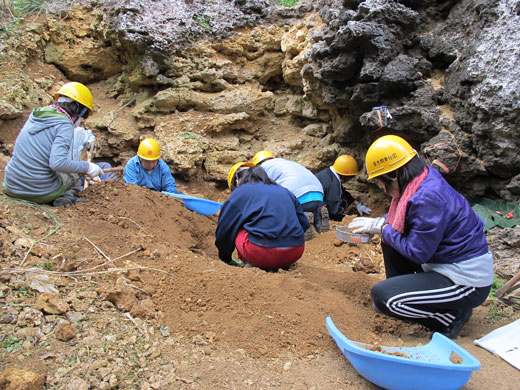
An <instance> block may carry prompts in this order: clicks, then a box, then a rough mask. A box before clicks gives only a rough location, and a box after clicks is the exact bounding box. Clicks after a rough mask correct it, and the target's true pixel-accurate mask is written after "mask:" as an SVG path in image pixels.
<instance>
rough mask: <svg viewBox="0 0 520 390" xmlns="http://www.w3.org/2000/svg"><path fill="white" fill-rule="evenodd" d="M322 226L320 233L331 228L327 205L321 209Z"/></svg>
mask: <svg viewBox="0 0 520 390" xmlns="http://www.w3.org/2000/svg"><path fill="white" fill-rule="evenodd" d="M320 216H321V228H320V233H324V232H328V231H329V230H330V220H329V210H328V209H327V207H322V208H321V210H320Z"/></svg>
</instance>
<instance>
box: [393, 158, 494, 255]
mask: <svg viewBox="0 0 520 390" xmlns="http://www.w3.org/2000/svg"><path fill="white" fill-rule="evenodd" d="M428 169H429V173H428V176H426V179H425V180H424V181H423V182H422V183H421V185H420V186H419V188H418V190H417V192H416V193H415V194H414V195H413V196H412V197H411V198H410V200H409V201H408V205H407V206H406V219H405V225H404V233H403V234H401V233H399V232H398V231H397V230H394V229H393V228H392V226H390V225H387V226H385V228H384V229H383V241H384V242H385V243H386V244H388V245H390V246H392V247H393V248H394V249H395V250H397V251H398V252H399V253H401V254H402V255H403V256H405V257H406V258H407V259H409V260H410V261H413V262H414V263H419V264H423V263H457V262H459V261H463V260H468V259H471V258H473V257H477V256H480V255H483V254H485V253H487V252H488V244H487V241H486V235H485V234H484V222H483V221H482V220H481V219H480V218H479V216H478V215H477V214H475V212H474V211H473V209H472V208H471V206H470V204H469V203H468V201H467V200H466V198H464V197H463V196H462V195H461V194H459V193H458V192H457V191H455V190H454V189H453V188H452V187H451V186H450V185H449V184H448V183H447V182H446V180H444V178H443V177H442V176H441V174H440V173H439V172H438V171H437V170H436V169H435V168H432V167H428Z"/></svg>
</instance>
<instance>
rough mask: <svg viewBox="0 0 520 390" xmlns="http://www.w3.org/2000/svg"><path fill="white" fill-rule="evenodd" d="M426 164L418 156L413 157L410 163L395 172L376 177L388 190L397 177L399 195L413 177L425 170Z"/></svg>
mask: <svg viewBox="0 0 520 390" xmlns="http://www.w3.org/2000/svg"><path fill="white" fill-rule="evenodd" d="M426 166H427V165H426V162H425V161H424V160H423V159H422V158H420V157H419V156H418V155H415V156H414V157H413V158H412V159H411V160H410V161H408V162H407V163H406V164H404V165H403V166H402V167H400V168H398V169H396V170H395V171H392V172H389V173H386V174H384V175H381V176H380V177H378V179H381V181H383V183H385V185H386V186H387V188H390V186H391V183H392V181H393V180H395V178H396V176H397V185H398V186H399V193H401V194H402V193H403V191H404V190H405V188H406V186H407V185H408V184H409V183H410V182H411V181H412V180H413V179H415V177H417V176H419V175H420V174H421V173H422V171H423V170H424V168H426Z"/></svg>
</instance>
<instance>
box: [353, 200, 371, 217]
mask: <svg viewBox="0 0 520 390" xmlns="http://www.w3.org/2000/svg"><path fill="white" fill-rule="evenodd" d="M356 209H357V212H358V214H359V215H361V216H363V214H366V215H370V213H371V212H372V209H369V208H368V207H367V206H365V205H364V204H361V203H360V204H358V205H356Z"/></svg>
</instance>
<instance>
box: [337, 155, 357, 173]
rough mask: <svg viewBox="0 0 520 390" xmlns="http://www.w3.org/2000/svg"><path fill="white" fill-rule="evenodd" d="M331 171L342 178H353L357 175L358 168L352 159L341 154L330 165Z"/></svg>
mask: <svg viewBox="0 0 520 390" xmlns="http://www.w3.org/2000/svg"><path fill="white" fill-rule="evenodd" d="M332 169H334V171H335V172H336V173H338V174H340V175H343V176H354V175H357V174H358V173H359V168H358V165H357V162H356V160H355V159H354V157H352V156H349V155H348V154H342V155H341V156H339V157H338V158H337V159H336V161H334V164H333V165H332Z"/></svg>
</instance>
